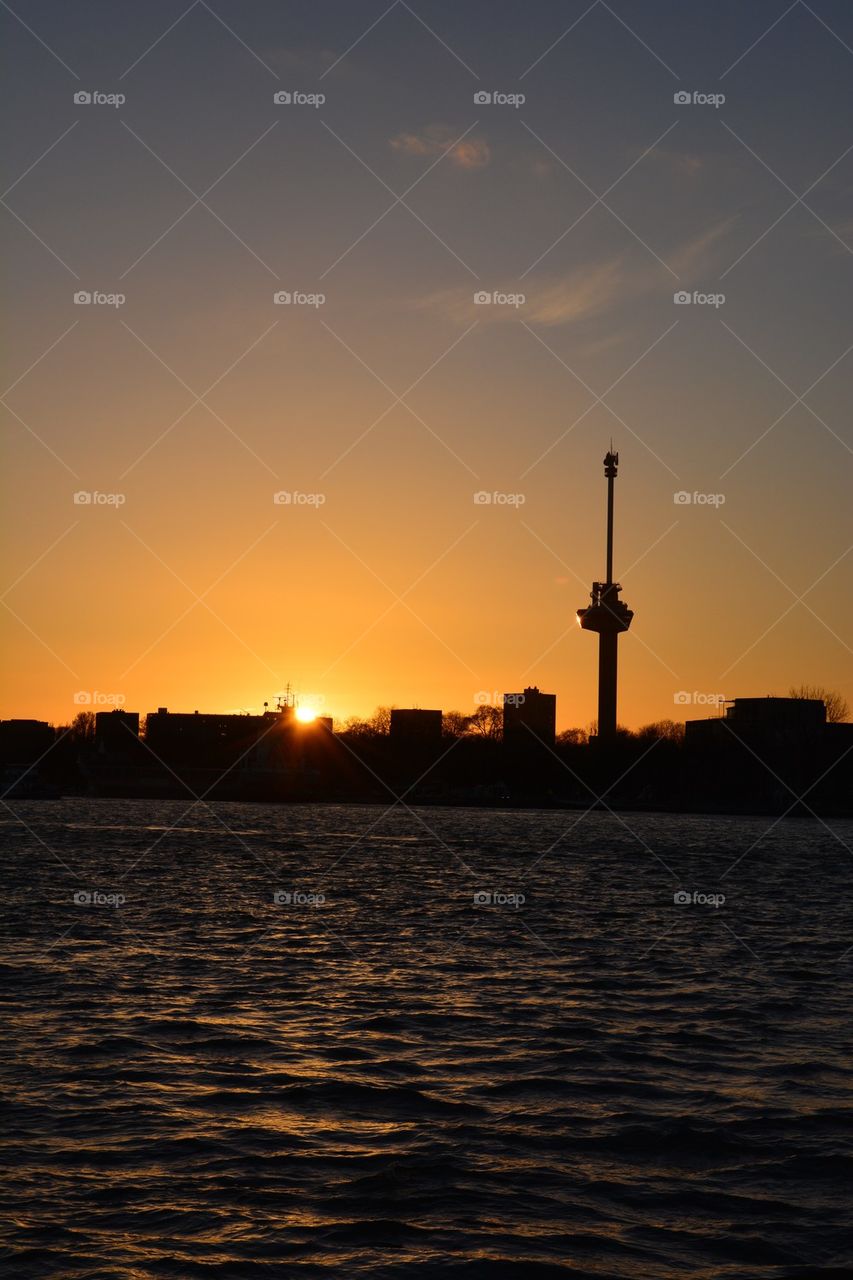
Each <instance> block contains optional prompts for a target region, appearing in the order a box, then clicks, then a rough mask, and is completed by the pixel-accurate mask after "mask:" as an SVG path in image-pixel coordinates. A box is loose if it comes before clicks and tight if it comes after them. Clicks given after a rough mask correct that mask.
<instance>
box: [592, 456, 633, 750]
mask: <svg viewBox="0 0 853 1280" xmlns="http://www.w3.org/2000/svg"><path fill="white" fill-rule="evenodd" d="M618 466H619V454H618V453H613V451H612V447H611V451H610V452H609V453H608V454H607V456H606V457H605V459H604V474H605V476H606V478H607V580H606V582H594V583H593V584H592V591H591V593H590V600H591V603H590V604H589V605H587V607H586V608H585V609H578V622H579V623H580V625H581V627H582V628H583V629H584V631H597V632H598V737H599V740H600V741H602V742H612V741H613V739H614V738H615V737H616V674H617V644H618V640H619V635H620V633H621V632H623V631H627V630H628V628H629V627H630V625H631V619H632V618H633V617H634V614H633V612H632V611H631V610H630V609H629V608H628V606H627V604H626V603H625V601H624V600H620V599H619V592H620V591H621V590H622V588H621V586H620V585H619V583H618V582H614V581H613V484H614V481H615V479H616V470H617V467H618Z"/></svg>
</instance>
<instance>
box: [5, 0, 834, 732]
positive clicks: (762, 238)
mask: <svg viewBox="0 0 853 1280" xmlns="http://www.w3.org/2000/svg"><path fill="white" fill-rule="evenodd" d="M0 21H2V26H3V34H4V46H5V49H6V75H5V77H4V80H5V85H4V88H3V91H2V92H3V94H4V96H5V99H6V101H5V103H4V105H5V107H6V111H7V117H8V118H9V119H11V121H12V127H11V129H10V130H7V134H6V139H5V148H4V156H3V173H4V180H3V188H4V192H5V194H4V196H3V206H2V216H3V227H4V236H5V257H6V262H7V271H6V296H7V307H6V310H5V317H4V323H5V333H4V338H5V342H4V350H5V353H6V354H5V369H4V373H3V378H4V386H5V387H6V391H5V393H4V395H3V398H2V402H0V408H2V422H3V440H4V445H3V447H4V452H5V454H6V465H5V467H4V502H3V512H4V514H3V521H4V531H3V578H4V580H5V583H4V586H3V589H2V591H3V594H2V599H3V604H4V609H3V614H4V617H3V647H4V656H5V661H4V664H3V665H4V671H5V676H4V682H3V688H2V698H0V715H2V716H3V717H36V718H43V719H48V720H51V721H52V722H54V723H58V724H62V723H67V722H68V721H69V720H70V719H71V718H72V717H73V715H74V714H76V713H77V712H78V711H79V710H81V709H93V710H100V709H108V708H109V707H110V706H113V705H124V706H126V707H127V708H129V709H133V710H138V711H140V712H142V713H143V714H144V713H146V712H148V711H150V710H154V709H156V708H157V707H160V706H168V707H169V708H170V709H171V710H175V711H192V710H196V709H197V710H200V711H235V710H258V709H260V708H261V707H262V705H263V703H264V702H265V701H270V702H272V701H273V700H274V698H275V695H277V694H278V693H280V692H281V691H282V690H283V689H284V688H285V687H286V686H287V685H288V684H290V685H292V686H293V687H294V688H295V690H296V691H297V693H298V694H299V695H300V696H301V697H302V699H303V700H304V701H307V702H311V703H312V704H313V705H314V706H315V707H316V709H317V710H322V711H323V712H324V713H325V714H330V715H334V716H335V717H337V718H339V719H343V718H345V717H347V716H349V715H367V714H369V713H370V712H371V711H372V709H373V708H374V707H375V706H377V705H380V704H383V705H397V706H421V707H441V708H443V709H445V710H450V709H458V710H462V711H471V710H473V709H474V707H475V706H476V705H477V703H478V702H482V701H484V700H486V699H491V698H500V695H502V693H503V692H504V691H513V690H517V689H522V688H524V687H525V686H528V685H537V686H539V687H540V688H541V689H544V690H546V691H548V692H553V693H556V694H557V699H558V702H557V707H558V727H559V728H566V727H569V726H574V725H587V724H588V723H589V722H590V721H591V720H592V719H593V718H594V716H595V711H596V675H597V644H596V641H595V637H594V636H592V635H590V634H586V633H584V632H582V631H580V629H579V627H578V626H577V622H576V611H577V609H578V608H580V607H583V606H584V605H586V604H587V603H588V598H589V590H590V586H591V583H592V581H593V580H594V579H598V578H603V577H604V532H605V530H604V502H605V492H606V490H605V481H604V477H603V468H602V459H603V457H604V454H605V453H606V452H607V450H608V448H609V447H610V442H611V439H612V441H613V447H614V448H615V449H617V450H618V452H619V454H620V469H619V478H618V480H617V485H616V555H615V571H616V576H617V577H618V578H619V580H620V581H621V583H622V585H623V598H624V599H625V600H626V601H627V602H628V604H629V606H630V607H631V608H632V609H633V610H634V614H635V616H634V622H633V625H632V628H631V631H630V632H629V633H628V635H626V636H625V637H623V639H622V640H621V642H620V694H619V719H620V722H621V723H624V724H626V725H628V726H629V727H633V728H636V727H638V726H640V725H642V724H644V723H647V722H649V721H654V720H660V719H664V718H674V719H684V718H694V717H697V716H704V715H708V714H714V713H715V704H714V700H715V699H717V698H719V697H725V698H732V697H745V696H761V695H764V694H773V693H775V694H785V693H786V692H787V690H788V688H789V687H790V686H791V685H794V684H800V683H801V682H806V683H813V684H821V685H824V686H826V687H829V688H832V689H837V690H839V691H841V692H842V693H843V694H844V695H845V696H846V697H847V698H848V700H849V701H850V702H851V703H853V662H851V657H853V648H851V646H853V625H851V623H853V606H852V605H851V600H853V592H852V591H851V576H853V534H852V533H851V528H853V522H851V518H850V509H851V508H850V499H849V494H850V488H851V475H853V466H851V464H853V431H851V420H850V405H851V401H853V396H851V389H853V323H851V321H853V308H851V306H850V297H851V282H853V198H851V197H853V134H851V132H850V121H851V119H853V110H851V107H852V106H853V102H851V99H853V8H851V6H850V5H849V4H848V3H846V2H844V0H813V3H810V4H806V3H803V2H802V0H795V3H793V4H790V5H789V4H788V3H787V2H786V0H772V2H771V0H755V2H754V3H751V4H749V5H744V4H743V3H741V2H740V0H731V2H727V0H714V2H713V3H709V2H706V3H694V4H689V5H687V4H683V3H678V2H672V3H664V2H663V0H635V2H634V3H631V4H628V3H627V2H626V0H609V2H608V3H604V0H596V2H594V3H591V4H590V3H589V0H578V2H577V3H576V2H575V0H561V2H559V3H557V2H556V0H531V2H529V3H525V4H523V5H522V4H510V3H503V2H500V0H464V2H462V3H460V2H459V0H430V3H426V0H396V3H390V4H389V3H388V0H378V2H377V3H374V2H373V0H359V2H358V3H353V0H349V2H347V3H339V2H337V0H322V2H320V3H318V2H317V0H304V2H299V0H291V2H287V3H285V2H281V3H278V2H277V3H273V2H272V0H268V2H267V0H251V2H250V3H245V2H244V3H237V0H210V2H209V3H207V2H206V0H196V2H195V3H187V2H185V0H177V2H174V0H148V2H147V3H146V4H145V5H139V4H136V3H132V2H131V0H103V2H100V3H97V2H95V0H77V2H76V3H75V4H73V5H69V4H67V3H65V2H64V0H63V2H60V0H16V2H15V3H13V4H11V5H7V4H5V3H4V4H3V5H2V7H0ZM75 95H76V98H75ZM80 95H83V99H82V100H81V99H80ZM276 95H280V97H279V100H278V101H276ZM281 95H283V97H282V96H281ZM484 95H486V96H485V97H484ZM677 95H679V96H680V97H677ZM685 97H686V99H687V100H686V101H685V100H684V99H685ZM80 295H83V298H84V299H85V298H86V297H89V298H91V299H92V300H91V301H88V302H87V301H85V300H80ZM477 295H481V297H482V296H485V298H486V299H487V301H477ZM677 295H682V296H686V297H687V298H688V299H689V301H686V302H685V301H678V300H676V299H677ZM277 296H278V300H277ZM277 495H278V497H279V499H280V500H279V501H276V496H277ZM288 498H289V501H288V500H286V499H288ZM282 499H284V500H282Z"/></svg>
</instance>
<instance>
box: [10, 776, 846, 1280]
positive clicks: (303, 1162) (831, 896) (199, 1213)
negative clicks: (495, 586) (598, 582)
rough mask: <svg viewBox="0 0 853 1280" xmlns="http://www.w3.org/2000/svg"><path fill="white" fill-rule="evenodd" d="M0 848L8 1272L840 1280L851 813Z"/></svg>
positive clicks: (53, 830)
mask: <svg viewBox="0 0 853 1280" xmlns="http://www.w3.org/2000/svg"><path fill="white" fill-rule="evenodd" d="M2 844H3V864H4V865H3V872H4V884H5V886H6V887H5V911H4V927H3V950H4V977H5V979H6V981H5V983H4V988H5V991H6V996H5V997H4V1000H5V1002H6V1003H7V1017H6V1032H5V1036H4V1041H3V1044H4V1054H3V1056H4V1061H5V1065H4V1077H5V1089H4V1097H5V1102H4V1110H5V1112H6V1120H5V1124H4V1131H5V1134H6V1145H7V1158H8V1160H9V1167H10V1169H11V1172H10V1174H9V1175H8V1177H7V1180H6V1183H5V1189H4V1191H3V1195H2V1202H3V1211H4V1212H3V1217H4V1219H5V1221H6V1223H7V1227H6V1233H5V1241H6V1243H5V1250H4V1255H3V1256H4V1257H5V1258H6V1266H7V1267H8V1274H10V1275H14V1276H16V1277H17V1276H27V1277H29V1276H33V1277H41V1276H44V1277H48V1276H49V1277H53V1276H61V1277H89V1278H91V1280H95V1278H97V1280H103V1278H106V1277H110V1278H111V1280H112V1278H114V1277H118V1278H121V1280H141V1278H143V1277H145V1278H147V1277H170V1278H173V1277H177V1278H180V1280H184V1278H192V1277H228V1278H231V1277H234V1278H235V1280H252V1278H253V1277H267V1276H269V1277H273V1276H276V1277H278V1276H285V1277H289V1276H296V1277H301V1276H306V1277H313V1276H323V1277H334V1280H337V1278H338V1277H362V1276H376V1277H383V1278H384V1277H389V1278H390V1277H398V1276H401V1277H402V1276H406V1277H408V1276H411V1277H430V1278H431V1277H444V1276H448V1277H464V1278H466V1280H468V1278H470V1277H476V1278H478V1280H479V1278H480V1277H482V1278H483V1280H504V1278H505V1277H512V1278H513V1280H515V1278H516V1277H517V1278H518V1280H522V1278H523V1280H527V1278H528V1277H531V1278H533V1280H535V1278H537V1277H550V1276H575V1277H595V1278H596V1280H604V1278H607V1280H610V1278H619V1280H621V1278H623V1277H624V1278H626V1280H627V1278H628V1277H630V1278H631V1280H663V1278H668V1277H672V1280H684V1277H701V1278H703V1280H711V1278H712V1277H713V1278H714V1280H720V1278H726V1280H733V1278H735V1277H736V1278H738V1280H754V1278H755V1277H789V1276H791V1277H793V1276H802V1277H806V1276H808V1277H810V1278H811V1277H817V1276H826V1277H829V1276H833V1275H837V1276H841V1275H848V1274H850V1271H849V1270H848V1267H849V1266H850V1265H853V1249H851V1245H850V1243H849V1242H850V1239H851V1235H850V1227H851V1222H850V1216H849V1213H848V1210H847V1208H846V1203H847V1196H846V1189H845V1183H847V1184H848V1185H849V1182H850V1176H851V1173H852V1172H853V1159H851V1154H853V1135H851V1122H850V1117H851V1111H850V1096H851V1088H850V1074H849V1009H850V981H849V980H850V966H851V961H852V960H853V950H851V951H850V952H849V953H848V948H851V946H853V936H851V929H850V920H851V915H850V900H851V896H850V889H851V879H853V854H851V848H852V847H853V823H851V822H835V821H833V822H830V823H828V824H827V825H823V824H822V823H820V822H819V821H816V820H815V821H812V820H804V819H797V820H783V821H781V822H775V823H774V821H773V820H772V819H770V818H740V817H739V818H726V817H708V818H706V817H692V816H683V815H678V816H673V815H658V814H620V815H618V816H617V815H613V814H610V813H607V812H595V813H588V814H581V813H571V812H555V811H548V812H543V811H514V810H481V809H440V808H415V809H411V810H410V809H407V808H405V807H403V806H400V805H398V806H397V807H396V808H394V809H393V810H391V811H390V812H388V811H387V810H385V809H383V808H380V807H359V806H334V805H330V806H313V805H293V806H287V807H276V806H272V805H231V804H215V805H211V806H207V805H197V806H195V807H193V808H189V806H188V804H181V803H179V802H166V803H160V802H153V801H107V800H99V801H89V800H73V799H68V800H60V801H44V802H35V801H29V802H16V803H14V804H13V805H12V811H6V812H5V815H4V817H3V820H2ZM676 895H679V896H680V898H684V897H685V896H686V897H687V899H688V900H687V901H680V900H676Z"/></svg>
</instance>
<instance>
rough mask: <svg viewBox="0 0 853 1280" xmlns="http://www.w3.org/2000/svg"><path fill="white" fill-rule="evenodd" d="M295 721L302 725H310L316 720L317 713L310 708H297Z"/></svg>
mask: <svg viewBox="0 0 853 1280" xmlns="http://www.w3.org/2000/svg"><path fill="white" fill-rule="evenodd" d="M296 719H297V720H301V721H302V723H303V724H310V723H311V721H312V720H316V719H317V712H316V711H314V710H313V709H312V708H311V707H297V708H296Z"/></svg>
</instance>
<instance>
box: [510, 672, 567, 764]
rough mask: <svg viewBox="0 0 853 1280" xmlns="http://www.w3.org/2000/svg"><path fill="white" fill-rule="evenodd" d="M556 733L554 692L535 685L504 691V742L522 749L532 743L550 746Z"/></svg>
mask: <svg viewBox="0 0 853 1280" xmlns="http://www.w3.org/2000/svg"><path fill="white" fill-rule="evenodd" d="M556 734H557V695H556V694H555V693H540V692H539V690H538V688H536V686H535V685H534V686H532V687H530V688H527V689H525V690H524V692H523V693H505V694H504V728H503V736H504V742H505V743H506V744H507V746H509V747H511V748H513V749H517V750H521V751H525V750H530V748H531V747H533V746H535V745H537V744H538V745H540V746H542V745H544V746H547V747H553V745H554V741H555V738H556Z"/></svg>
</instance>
